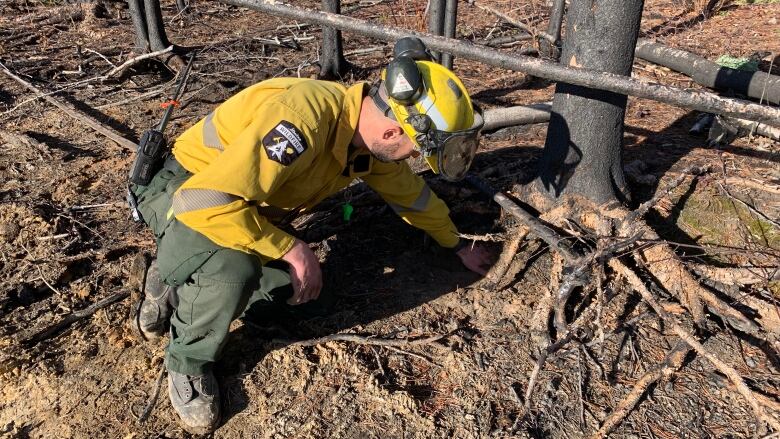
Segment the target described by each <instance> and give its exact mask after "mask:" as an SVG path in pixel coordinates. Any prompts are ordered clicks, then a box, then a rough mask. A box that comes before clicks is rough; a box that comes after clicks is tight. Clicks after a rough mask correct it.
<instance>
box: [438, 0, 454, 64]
mask: <svg viewBox="0 0 780 439" xmlns="http://www.w3.org/2000/svg"><path fill="white" fill-rule="evenodd" d="M457 24H458V0H447V3H446V4H445V6H444V36H445V37H447V38H455V28H456V27H457ZM452 62H453V58H452V54H450V53H442V54H441V65H443V66H444V67H446V68H448V69H450V70H452Z"/></svg>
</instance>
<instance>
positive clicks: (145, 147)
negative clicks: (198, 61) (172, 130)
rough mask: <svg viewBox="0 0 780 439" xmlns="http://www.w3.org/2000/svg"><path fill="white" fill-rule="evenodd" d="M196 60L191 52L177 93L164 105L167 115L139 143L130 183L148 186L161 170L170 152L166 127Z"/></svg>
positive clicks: (177, 87)
mask: <svg viewBox="0 0 780 439" xmlns="http://www.w3.org/2000/svg"><path fill="white" fill-rule="evenodd" d="M193 59H195V52H191V53H190V56H189V60H188V61H187V67H185V68H184V73H183V74H182V75H181V79H179V83H178V85H177V86H176V92H175V93H174V95H173V97H172V98H171V99H169V100H168V101H166V102H164V103H163V104H162V107H163V108H165V113H164V114H163V118H162V120H161V121H160V124H159V125H158V126H157V128H156V129H155V128H152V129H150V130H147V131H146V132H144V134H143V135H142V136H141V141H140V142H139V143H138V150H137V151H136V155H135V161H134V162H133V167H132V168H131V169H130V183H133V184H137V185H141V186H146V185H148V184H149V182H150V181H152V177H154V174H156V173H157V171H159V170H160V168H161V167H162V164H163V158H164V156H165V153H166V152H167V151H168V144H167V142H166V141H165V135H164V134H163V132H164V131H165V127H166V126H167V125H168V121H169V120H170V119H171V114H172V113H173V107H177V106H178V105H179V101H178V100H179V99H180V98H181V95H182V94H183V93H184V89H185V88H186V86H187V78H188V77H189V75H190V68H191V67H192V60H193Z"/></svg>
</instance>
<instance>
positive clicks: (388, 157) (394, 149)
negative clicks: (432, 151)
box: [368, 132, 415, 163]
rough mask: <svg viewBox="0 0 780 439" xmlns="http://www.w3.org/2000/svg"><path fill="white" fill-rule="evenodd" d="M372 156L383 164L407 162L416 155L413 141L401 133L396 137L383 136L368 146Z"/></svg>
mask: <svg viewBox="0 0 780 439" xmlns="http://www.w3.org/2000/svg"><path fill="white" fill-rule="evenodd" d="M368 150H369V151H370V152H371V155H373V156H374V158H376V159H377V160H379V161H380V162H383V163H391V162H397V161H400V160H405V159H407V158H409V157H410V156H412V155H413V154H414V153H415V150H414V144H413V143H412V139H410V138H409V136H407V135H406V134H404V133H403V132H401V133H400V134H399V135H396V136H388V135H386V136H383V137H382V138H380V139H377V140H376V141H374V142H372V144H370V145H368Z"/></svg>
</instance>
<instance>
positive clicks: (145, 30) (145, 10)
mask: <svg viewBox="0 0 780 439" xmlns="http://www.w3.org/2000/svg"><path fill="white" fill-rule="evenodd" d="M127 3H128V6H129V7H130V15H131V17H132V20H133V27H134V28H135V37H136V48H137V49H138V50H139V52H141V53H148V52H156V51H158V50H163V49H165V48H166V47H168V46H170V45H171V43H170V41H168V37H167V36H166V35H165V25H164V24H163V19H162V11H161V10H160V0H128V1H127Z"/></svg>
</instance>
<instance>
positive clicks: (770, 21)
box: [769, 17, 777, 24]
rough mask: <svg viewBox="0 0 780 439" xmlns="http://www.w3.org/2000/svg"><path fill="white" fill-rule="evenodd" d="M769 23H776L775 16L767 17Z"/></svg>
mask: <svg viewBox="0 0 780 439" xmlns="http://www.w3.org/2000/svg"><path fill="white" fill-rule="evenodd" d="M769 24H777V17H772V18H770V19H769Z"/></svg>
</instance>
